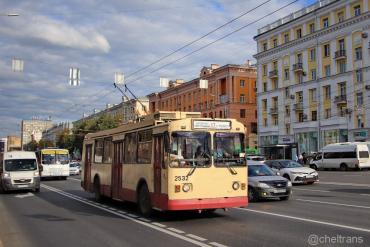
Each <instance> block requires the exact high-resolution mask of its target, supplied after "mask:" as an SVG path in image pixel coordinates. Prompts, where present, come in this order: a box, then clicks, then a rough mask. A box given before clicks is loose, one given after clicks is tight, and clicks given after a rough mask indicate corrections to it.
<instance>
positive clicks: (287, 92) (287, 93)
mask: <svg viewBox="0 0 370 247" xmlns="http://www.w3.org/2000/svg"><path fill="white" fill-rule="evenodd" d="M285 98H290V92H289V87H286V88H285Z"/></svg>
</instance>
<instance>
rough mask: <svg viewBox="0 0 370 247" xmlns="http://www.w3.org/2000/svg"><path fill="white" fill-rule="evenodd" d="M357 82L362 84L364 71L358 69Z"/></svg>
mask: <svg viewBox="0 0 370 247" xmlns="http://www.w3.org/2000/svg"><path fill="white" fill-rule="evenodd" d="M356 82H358V83H359V82H362V70H361V69H358V70H356Z"/></svg>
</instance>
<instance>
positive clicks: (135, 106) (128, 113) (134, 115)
mask: <svg viewBox="0 0 370 247" xmlns="http://www.w3.org/2000/svg"><path fill="white" fill-rule="evenodd" d="M122 108H123V123H128V122H130V121H134V120H136V119H138V118H140V117H143V116H145V115H147V114H148V112H149V99H148V98H147V97H141V98H139V100H136V99H131V100H126V101H124V102H122Z"/></svg>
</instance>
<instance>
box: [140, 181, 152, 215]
mask: <svg viewBox="0 0 370 247" xmlns="http://www.w3.org/2000/svg"><path fill="white" fill-rule="evenodd" d="M138 206H139V211H140V213H141V214H142V215H144V216H150V214H151V213H152V210H153V209H152V204H151V202H150V194H149V190H148V187H147V185H146V184H143V185H141V186H140V189H139V196H138Z"/></svg>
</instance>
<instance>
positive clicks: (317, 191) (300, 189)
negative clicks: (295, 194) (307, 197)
mask: <svg viewBox="0 0 370 247" xmlns="http://www.w3.org/2000/svg"><path fill="white" fill-rule="evenodd" d="M295 190H305V191H313V192H331V191H329V190H310V189H298V188H293V191H295Z"/></svg>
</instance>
